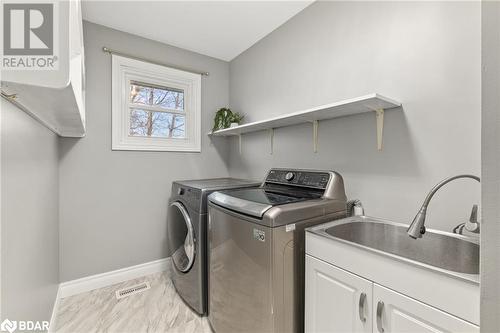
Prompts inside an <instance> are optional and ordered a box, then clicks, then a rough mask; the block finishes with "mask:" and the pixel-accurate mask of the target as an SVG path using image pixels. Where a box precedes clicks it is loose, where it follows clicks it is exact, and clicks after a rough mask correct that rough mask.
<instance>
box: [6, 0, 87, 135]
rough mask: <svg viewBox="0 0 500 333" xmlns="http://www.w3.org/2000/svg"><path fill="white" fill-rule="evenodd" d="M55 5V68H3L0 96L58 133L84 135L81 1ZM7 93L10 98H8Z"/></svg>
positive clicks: (50, 1) (61, 2)
mask: <svg viewBox="0 0 500 333" xmlns="http://www.w3.org/2000/svg"><path fill="white" fill-rule="evenodd" d="M45 2H47V3H52V4H53V5H54V7H53V8H54V26H55V27H57V29H55V33H54V38H57V39H58V43H57V48H56V47H54V52H55V53H54V54H55V57H56V58H57V67H56V68H54V69H45V70H30V69H23V70H14V69H12V68H11V69H8V70H2V79H1V80H2V82H1V83H2V96H3V97H4V98H6V99H7V100H9V101H10V102H12V103H13V104H15V105H16V106H18V107H19V108H21V109H23V110H24V111H26V112H27V113H29V114H30V115H31V116H32V117H34V118H35V119H37V120H38V121H39V122H41V123H42V124H44V125H45V126H46V127H48V128H49V129H51V130H52V131H54V132H55V133H57V134H58V135H60V136H69V137H82V136H84V135H85V66H84V48H83V23H82V22H83V21H82V12H81V3H80V0H72V1H58V0H47V1H45ZM8 96H10V97H8Z"/></svg>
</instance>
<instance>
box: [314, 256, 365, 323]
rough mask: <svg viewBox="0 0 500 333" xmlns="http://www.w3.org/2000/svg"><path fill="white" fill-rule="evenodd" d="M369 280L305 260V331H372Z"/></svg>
mask: <svg viewBox="0 0 500 333" xmlns="http://www.w3.org/2000/svg"><path fill="white" fill-rule="evenodd" d="M372 288H373V284H372V282H371V281H368V280H366V279H363V278H361V277H359V276H357V275H354V274H351V273H349V272H347V271H344V270H342V269H339V268H337V267H335V266H333V265H330V264H327V263H325V262H324V261H321V260H319V259H316V258H314V257H311V256H307V257H306V285H305V290H306V299H305V313H306V315H305V331H306V332H353V333H358V332H367V333H368V332H372Z"/></svg>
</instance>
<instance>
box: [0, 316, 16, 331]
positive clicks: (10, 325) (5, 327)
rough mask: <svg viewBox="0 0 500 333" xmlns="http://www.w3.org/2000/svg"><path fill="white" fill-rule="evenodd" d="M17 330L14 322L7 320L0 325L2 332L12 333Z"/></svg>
mask: <svg viewBox="0 0 500 333" xmlns="http://www.w3.org/2000/svg"><path fill="white" fill-rule="evenodd" d="M16 329H17V322H15V321H10V320H9V319H5V320H4V321H3V322H2V323H1V324H0V330H1V331H2V332H9V333H12V332H14V331H15V330H16Z"/></svg>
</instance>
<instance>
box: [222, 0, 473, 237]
mask: <svg viewBox="0 0 500 333" xmlns="http://www.w3.org/2000/svg"><path fill="white" fill-rule="evenodd" d="M480 27H481V26H480V4H479V3H473V2H461V3H440V2H421V3H418V2H317V3H314V4H312V5H311V6H309V7H308V8H306V9H305V10H304V11H302V12H301V13H299V14H298V15H297V16H295V17H293V18H292V19H291V20H289V21H288V22H287V23H285V24H284V25H283V26H281V27H279V28H278V29H277V30H275V31H274V32H272V33H271V34H270V35H268V36H267V37H266V38H264V39H263V40H261V41H260V42H259V43H257V44H256V45H254V46H252V47H251V48H250V49H248V50H247V51H245V52H244V53H243V54H241V55H240V56H238V57H237V58H236V59H235V60H233V61H231V63H230V82H231V85H230V105H231V107H232V108H233V109H235V110H236V111H240V112H243V113H245V114H246V115H247V118H246V121H254V120H259V119H265V118H268V117H270V116H276V115H279V114H283V113H287V112H292V111H297V110H301V109H305V108H308V107H312V106H316V105H321V104H326V103H331V102H335V101H339V100H342V99H347V98H352V97H356V96H361V95H364V94H368V93H372V92H377V93H381V94H383V95H385V96H387V97H390V98H394V99H397V100H399V101H401V102H402V103H403V105H404V112H401V111H387V112H386V113H385V132H384V147H383V151H382V152H378V151H377V149H376V134H375V133H376V132H375V130H376V128H375V115H374V114H362V115H357V116H351V117H346V118H341V119H335V120H329V121H322V122H320V124H319V152H318V153H316V154H315V153H313V151H312V140H311V139H312V126H311V125H310V124H305V125H301V126H294V127H287V128H281V129H277V130H276V131H275V137H274V148H275V151H274V154H273V155H270V154H269V152H268V147H269V140H268V134H267V133H265V132H259V133H254V134H249V135H244V136H243V137H242V140H243V141H242V150H243V151H242V154H241V155H240V154H239V152H238V143H237V140H236V139H233V141H232V143H231V153H230V165H229V170H230V174H231V175H232V176H243V177H262V176H263V175H264V174H265V171H266V170H267V169H268V168H271V167H301V168H320V169H333V170H337V171H339V172H340V173H341V174H342V175H343V176H344V178H345V184H346V191H347V194H348V197H350V198H359V199H361V200H362V201H363V203H364V205H365V207H366V212H367V214H369V215H372V216H380V217H385V218H389V219H394V220H397V221H401V222H405V223H409V222H410V221H411V219H412V218H413V216H414V214H415V213H416V212H417V210H418V208H419V206H420V204H421V203H422V201H423V199H424V196H425V194H426V193H427V192H428V191H429V189H430V188H431V187H432V186H433V185H434V184H435V183H436V182H438V181H439V180H441V179H443V178H445V177H447V176H450V175H454V174H459V173H473V174H477V175H479V173H480V129H481V128H480V112H481V111H480V106H481V105H480V97H481V96H480V84H481V82H480V65H481V64H480V42H481V36H480V32H481V31H480ZM479 200H480V186H478V184H477V183H475V182H472V181H470V180H461V181H457V182H455V183H452V184H449V186H447V187H445V188H443V189H442V190H441V192H440V193H438V194H437V195H436V196H435V198H434V200H433V202H432V203H431V205H430V207H429V215H428V227H430V228H438V229H445V230H450V229H451V228H452V227H453V226H455V225H456V224H458V223H460V222H464V221H465V220H466V218H468V216H469V213H470V209H471V206H472V204H473V203H479Z"/></svg>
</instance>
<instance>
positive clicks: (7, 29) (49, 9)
mask: <svg viewBox="0 0 500 333" xmlns="http://www.w3.org/2000/svg"><path fill="white" fill-rule="evenodd" d="M3 22H4V27H3V54H4V55H53V53H54V5H53V4H51V3H40V4H4V6H3Z"/></svg>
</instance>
